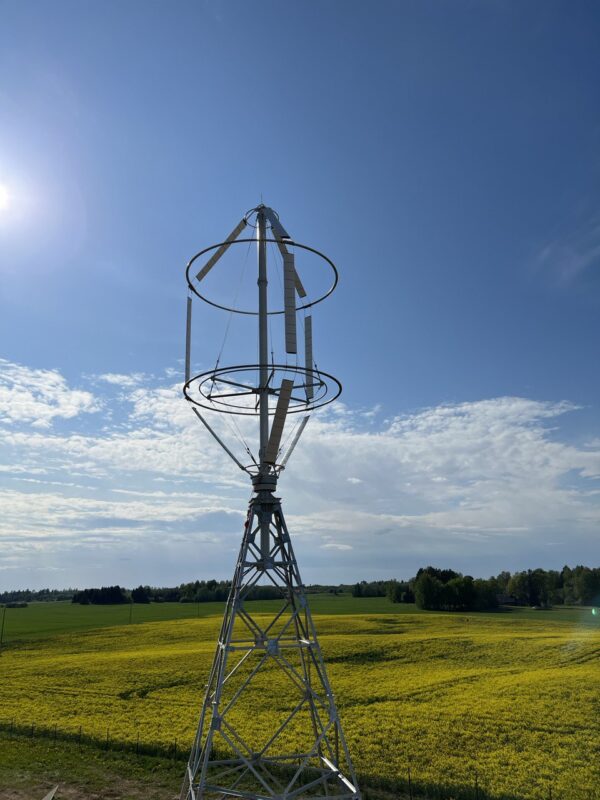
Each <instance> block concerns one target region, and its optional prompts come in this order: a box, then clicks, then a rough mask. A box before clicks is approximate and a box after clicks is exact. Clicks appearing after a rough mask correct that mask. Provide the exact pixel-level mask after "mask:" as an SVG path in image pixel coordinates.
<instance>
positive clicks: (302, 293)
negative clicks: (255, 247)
mask: <svg viewBox="0 0 600 800" xmlns="http://www.w3.org/2000/svg"><path fill="white" fill-rule="evenodd" d="M275 241H276V242H277V247H278V248H279V252H280V253H281V255H282V256H283V258H284V260H285V257H286V256H289V255H290V251H289V250H288V249H287V247H286V246H285V242H282V241H281V239H278V238H277V236H276V237H275ZM294 272H296V278H295V282H296V291H297V292H298V295H299V297H306V289H305V288H304V286H303V285H302V281H301V280H300V276H299V275H298V272H297V271H296V267H294Z"/></svg>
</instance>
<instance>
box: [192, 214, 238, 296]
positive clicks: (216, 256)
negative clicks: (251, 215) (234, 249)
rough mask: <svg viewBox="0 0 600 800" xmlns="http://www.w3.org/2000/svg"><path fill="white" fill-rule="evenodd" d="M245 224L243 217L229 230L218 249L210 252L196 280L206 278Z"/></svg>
mask: <svg viewBox="0 0 600 800" xmlns="http://www.w3.org/2000/svg"><path fill="white" fill-rule="evenodd" d="M247 224H248V223H247V222H246V220H245V219H243V220H242V221H241V222H240V224H239V225H238V226H237V227H236V228H234V229H233V230H232V231H231V233H230V234H229V236H228V237H227V239H225V241H224V242H223V244H222V245H221V247H219V248H218V250H216V251H215V252H214V253H213V254H212V256H211V257H210V258H209V259H208V261H207V262H206V264H205V265H204V266H203V267H202V269H201V270H200V272H199V273H198V274H197V275H196V278H197V280H199V281H201V280H202V279H203V278H206V276H207V275H208V273H209V272H210V271H211V269H212V268H213V267H214V265H215V264H216V263H217V261H218V260H219V259H220V258H221V256H222V255H223V253H224V252H225V251H226V250H227V248H228V247H229V245H230V244H231V243H232V242H235V240H236V239H237V237H238V236H239V235H240V233H241V232H242V231H243V230H244V228H245V227H246V225H247Z"/></svg>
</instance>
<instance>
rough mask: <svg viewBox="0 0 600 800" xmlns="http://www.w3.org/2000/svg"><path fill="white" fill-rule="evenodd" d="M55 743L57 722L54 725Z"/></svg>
mask: <svg viewBox="0 0 600 800" xmlns="http://www.w3.org/2000/svg"><path fill="white" fill-rule="evenodd" d="M54 741H56V722H55V723H54Z"/></svg>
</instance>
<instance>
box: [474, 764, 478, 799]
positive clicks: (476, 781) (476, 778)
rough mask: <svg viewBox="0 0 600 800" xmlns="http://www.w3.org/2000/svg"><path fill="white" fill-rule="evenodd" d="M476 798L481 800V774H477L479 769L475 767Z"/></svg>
mask: <svg viewBox="0 0 600 800" xmlns="http://www.w3.org/2000/svg"><path fill="white" fill-rule="evenodd" d="M475 800H479V776H478V775H477V769H475Z"/></svg>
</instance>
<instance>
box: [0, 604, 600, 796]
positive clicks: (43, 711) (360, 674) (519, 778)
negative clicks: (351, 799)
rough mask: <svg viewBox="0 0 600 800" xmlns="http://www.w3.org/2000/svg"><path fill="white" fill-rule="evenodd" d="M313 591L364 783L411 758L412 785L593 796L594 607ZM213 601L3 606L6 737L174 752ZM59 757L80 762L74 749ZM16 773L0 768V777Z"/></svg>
mask: <svg viewBox="0 0 600 800" xmlns="http://www.w3.org/2000/svg"><path fill="white" fill-rule="evenodd" d="M311 600H312V602H311V605H312V607H313V609H314V612H315V614H316V623H317V627H318V630H319V633H320V638H321V645H322V648H323V652H324V655H325V658H326V661H327V663H328V668H329V673H330V678H331V681H332V684H333V688H334V691H335V692H336V698H337V702H338V705H339V708H340V714H341V717H342V721H343V723H344V727H345V731H346V734H347V737H348V740H349V744H350V748H351V751H352V754H353V757H354V760H355V764H356V767H357V770H358V772H359V773H360V775H361V778H362V782H363V785H366V786H368V787H377V786H379V787H380V788H383V789H387V790H388V791H389V792H390V793H391V794H392V795H395V796H400V793H401V792H402V791H403V789H404V788H405V782H406V778H407V770H408V767H409V766H410V769H411V775H412V780H413V782H414V784H415V789H416V790H417V791H419V790H422V791H423V792H427V794H428V795H429V796H432V797H435V796H436V792H442V794H439V796H446V797H451V796H453V797H461V796H462V797H467V796H468V794H469V792H471V796H472V797H475V794H473V793H472V792H473V787H474V783H475V780H477V784H478V787H479V788H478V792H479V797H480V798H483V797H491V798H500V797H506V798H535V799H536V800H542V799H543V800H546V798H549V797H550V792H552V796H553V797H554V798H564V800H596V799H597V798H600V792H599V786H600V766H599V764H600V761H599V755H600V753H599V742H600V624H599V618H598V617H594V616H592V614H591V611H590V610H589V609H557V610H553V611H533V610H521V609H518V610H516V609H515V610H510V611H506V612H499V613H493V614H492V613H490V614H469V615H465V614H439V613H433V612H421V613H415V609H414V607H412V606H397V605H392V604H390V603H388V602H387V600H385V599H384V598H373V599H355V598H351V597H348V596H345V597H334V596H331V595H321V596H314V597H313V598H311ZM273 607H274V604H273V602H256V603H255V604H253V608H255V609H256V611H255V613H259V612H260V611H265V612H266V611H268V610H269V609H271V608H273ZM221 610H222V606H221V605H220V604H200V606H196V605H183V604H157V605H151V606H134V607H133V611H132V613H133V617H132V619H133V623H134V624H130V623H129V612H130V609H129V607H123V606H111V607H99V606H73V605H71V604H68V603H64V604H63V603H48V604H41V603H40V604H32V605H30V606H29V607H28V608H25V609H7V616H6V626H5V648H4V650H3V654H2V656H1V657H0V724H2V725H3V726H4V728H5V730H6V729H10V727H12V728H13V730H14V731H20V732H21V734H20V735H18V736H16V737H15V738H10V737H9V738H6V735H4V736H3V737H2V740H1V741H0V747H1V748H2V750H3V751H5V749H6V748H8V749H10V748H14V750H15V753H17V751H18V752H19V753H21V752H23V748H26V747H27V746H31V747H33V746H36V747H39V746H40V745H39V742H38V740H36V739H35V734H34V738H33V740H31V742H29V741H28V740H27V738H25V737H24V736H23V734H26V733H27V732H28V731H29V730H30V726H31V725H32V724H33V725H34V731H37V730H38V729H39V728H45V729H46V730H47V731H50V732H51V733H52V732H53V731H54V730H56V732H57V734H56V735H57V737H58V740H60V737H61V736H72V737H73V738H74V739H75V740H76V739H77V736H78V732H79V730H80V728H81V730H82V732H83V736H84V738H85V737H90V738H91V740H92V742H96V744H97V745H98V746H99V747H102V746H106V744H107V739H108V743H109V745H108V746H109V747H113V746H118V745H120V744H124V745H128V746H129V747H132V746H133V745H134V743H136V742H137V741H138V740H139V742H140V743H141V746H143V745H147V746H148V747H159V748H162V749H163V752H164V753H165V754H166V753H170V752H171V753H172V752H175V753H176V754H179V755H182V754H183V751H185V749H186V748H188V747H189V746H190V744H191V740H192V737H193V733H194V729H195V725H196V721H197V715H198V710H199V705H200V702H201V697H202V693H203V684H204V682H205V681H206V677H207V673H208V668H209V665H210V661H211V659H212V654H213V651H214V643H215V640H216V636H217V632H218V627H219V623H220V612H221ZM198 612H200V618H198V616H197V615H198ZM340 614H343V615H345V616H344V617H343V620H342V619H340ZM136 623H137V624H136ZM277 677H278V674H277V673H276V672H275V671H272V672H270V671H269V670H267V671H266V672H265V675H264V680H263V683H261V682H257V683H256V684H255V685H254V687H253V690H252V692H251V693H249V695H248V698H247V703H248V705H247V709H246V714H245V716H242V718H241V720H240V724H242V725H245V726H246V728H247V729H248V735H255V734H256V735H259V734H260V733H261V731H264V730H269V729H270V728H272V726H273V718H272V715H273V713H274V710H273V701H272V686H273V682H274V681H275V680H277ZM286 691H287V690H286V687H285V686H283V685H282V686H281V688H280V699H281V704H282V707H283V706H284V705H285V700H286ZM54 746H56V747H57V748H59V751H57V752H60V753H63V752H65V751H64V748H67V750H68V748H69V747H72V748H75V750H74V752H76V751H77V746H76V744H71V745H67V744H63V745H60V741H58V742H57V744H56V745H54ZM61 748H62V749H61ZM106 755H108V754H106ZM61 758H63V759H65V758H66V759H67V761H68V763H69V764H71V763H72V764H73V765H74V766H73V769H74V770H76V766H75V765H76V764H77V763H78V762H77V758H76V756H73V754H71V755H70V756H69V757H68V758H67V756H61ZM123 758H125V757H124V756H123ZM130 758H135V756H130ZM69 759H71V760H70V761H69ZM16 761H18V759H16ZM123 763H126V762H123ZM175 765H176V767H177V766H179V764H177V762H175ZM0 766H1V760H0ZM181 766H183V764H181ZM138 771H139V769H138ZM142 771H143V770H142ZM19 774H21V775H22V774H23V772H22V771H21V772H20V773H19ZM174 774H178V773H177V769H174ZM11 775H12V777H11ZM76 779H77V775H74V776H73V780H76ZM16 780H17V778H16V777H14V773H10V774H9V772H7V771H6V770H5V773H4V777H3V775H2V772H1V770H0V792H1V791H2V790H4V791H8V789H7V786H8V784H10V782H11V781H16ZM2 781H4V785H3V784H2ZM173 791H176V786H175V787H173ZM2 796H3V795H2V794H0V797H2ZM4 796H6V797H9V796H13V795H10V793H9V794H6V795H4ZM14 796H17V795H16V794H15V795H14ZM113 796H119V797H120V796H121V795H113ZM122 796H123V797H125V796H129V795H125V794H123V795H122ZM131 796H132V797H134V796H136V795H135V793H132V794H131Z"/></svg>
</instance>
